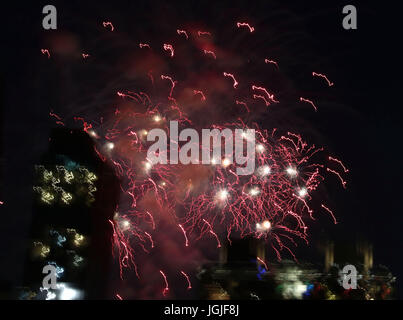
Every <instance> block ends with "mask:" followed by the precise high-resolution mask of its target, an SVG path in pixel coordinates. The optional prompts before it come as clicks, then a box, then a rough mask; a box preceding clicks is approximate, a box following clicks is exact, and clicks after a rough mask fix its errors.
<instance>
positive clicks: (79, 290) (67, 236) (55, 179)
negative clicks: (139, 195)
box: [20, 129, 119, 300]
mask: <svg viewBox="0 0 403 320" xmlns="http://www.w3.org/2000/svg"><path fill="white" fill-rule="evenodd" d="M35 169H36V170H35V171H36V176H35V179H34V181H35V184H34V186H33V192H34V193H35V203H34V205H33V221H32V227H31V235H30V239H29V246H28V255H27V263H26V266H25V288H24V289H23V290H22V293H21V294H20V298H21V299H63V300H65V299H102V298H106V297H107V292H106V290H107V284H108V280H109V272H108V270H109V267H110V258H111V257H110V256H111V252H112V248H111V240H110V239H111V237H112V232H113V231H112V230H111V228H110V224H109V222H108V219H113V214H114V211H115V208H116V204H117V201H118V197H119V183H118V181H117V178H115V176H114V174H113V173H112V171H111V169H109V167H108V166H107V165H106V164H105V163H104V162H103V161H101V160H100V159H99V158H98V156H97V154H96V152H95V151H94V144H93V142H92V140H91V138H90V137H89V136H88V135H87V134H86V133H85V132H83V131H81V130H80V131H78V130H70V129H57V130H55V131H54V132H53V133H52V135H51V138H50V147H49V151H48V152H47V153H46V154H45V155H44V156H43V159H42V161H41V163H40V164H39V165H37V166H36V168H35ZM45 265H53V266H54V267H55V268H56V270H57V272H56V275H57V283H58V285H59V287H58V289H56V290H52V289H49V290H46V289H44V288H43V287H42V280H43V278H44V276H45V275H46V274H43V273H42V270H43V267H44V266H45Z"/></svg>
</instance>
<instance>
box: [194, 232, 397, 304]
mask: <svg viewBox="0 0 403 320" xmlns="http://www.w3.org/2000/svg"><path fill="white" fill-rule="evenodd" d="M265 252H266V249H265V242H264V241H262V240H257V239H253V238H248V239H243V240H237V241H234V242H233V243H232V244H231V245H230V244H229V243H226V244H224V245H223V246H222V248H221V251H220V258H219V259H220V260H219V262H218V263H216V264H210V265H205V266H204V267H203V268H202V270H201V271H200V273H199V278H200V280H201V283H202V287H203V290H202V292H201V298H203V299H223V300H228V299H327V300H336V299H367V300H370V299H391V298H393V283H394V281H395V278H394V277H393V275H392V274H391V273H390V272H389V270H388V269H387V268H386V267H384V266H379V267H377V268H374V267H373V252H372V245H371V244H369V243H368V242H365V241H362V240H361V241H357V242H356V244H355V245H354V244H353V245H351V244H350V245H349V244H341V243H336V244H335V243H334V242H332V241H329V242H327V244H326V246H325V248H324V265H314V264H311V263H309V262H301V263H296V262H295V261H291V260H283V261H280V262H275V263H269V262H267V261H266V259H265ZM346 264H352V265H353V266H354V267H356V268H357V284H358V286H357V289H349V290H346V289H345V288H344V287H343V281H342V280H343V274H342V269H343V267H344V266H345V265H346ZM322 269H323V270H322Z"/></svg>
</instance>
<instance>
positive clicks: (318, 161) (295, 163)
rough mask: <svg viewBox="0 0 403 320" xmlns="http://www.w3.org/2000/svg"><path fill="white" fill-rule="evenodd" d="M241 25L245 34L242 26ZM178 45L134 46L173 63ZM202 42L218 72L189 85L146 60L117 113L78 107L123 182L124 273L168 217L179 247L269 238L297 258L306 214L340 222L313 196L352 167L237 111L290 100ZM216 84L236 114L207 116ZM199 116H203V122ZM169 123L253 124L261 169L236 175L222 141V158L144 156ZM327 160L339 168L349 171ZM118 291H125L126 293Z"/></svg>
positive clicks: (119, 246) (205, 35)
mask: <svg viewBox="0 0 403 320" xmlns="http://www.w3.org/2000/svg"><path fill="white" fill-rule="evenodd" d="M235 23H236V25H237V27H238V28H241V27H243V28H247V30H249V31H250V32H247V33H246V35H247V36H249V37H250V36H251V35H250V33H252V32H254V35H255V36H257V35H258V31H256V30H255V28H254V27H251V26H250V25H249V24H248V23H244V22H235ZM103 26H104V27H105V28H109V30H110V31H114V30H115V28H114V26H113V25H112V23H110V22H103ZM234 32H237V33H242V32H240V31H239V30H235V31H234ZM117 33H118V32H115V33H114V34H117ZM173 35H176V38H178V35H179V36H181V38H182V40H183V39H184V38H186V39H190V38H191V37H194V38H195V39H193V40H195V41H197V40H198V41H201V40H203V41H209V42H210V43H209V44H210V45H211V47H213V48H217V47H218V44H214V46H212V41H213V40H212V38H213V37H211V33H210V32H206V31H197V32H190V31H189V33H188V32H186V31H185V30H181V29H176V28H175V29H174V31H173ZM198 38H202V39H198ZM179 40H181V39H179ZM167 41H170V40H167ZM181 42H183V45H188V46H192V45H194V44H192V42H191V41H181ZM172 43H173V44H168V43H166V42H162V43H160V44H159V46H157V45H155V46H153V48H159V50H158V52H152V50H141V49H144V48H148V49H150V45H149V44H147V43H140V44H139V42H138V41H137V42H135V47H136V48H137V50H138V51H141V54H143V55H144V56H143V57H145V58H147V57H149V56H148V55H153V56H152V57H153V58H154V57H155V56H156V55H159V59H160V60H161V61H164V63H166V64H167V65H169V64H170V63H172V61H174V62H175V63H180V61H178V57H177V54H178V55H179V53H180V50H183V49H181V47H179V46H177V44H176V43H175V42H172ZM196 43H197V42H196ZM153 45H154V44H153ZM173 45H175V49H176V52H175V50H174V46H173ZM209 48H210V47H209ZM202 50H204V51H203V52H204V54H205V55H209V56H211V57H213V58H214V59H203V60H208V63H211V64H214V63H217V67H216V70H215V72H216V74H215V75H214V76H211V75H209V78H207V80H204V79H203V80H200V79H199V81H195V80H194V79H192V82H191V84H189V83H186V82H185V81H184V80H182V79H183V78H184V76H183V75H178V74H176V73H175V68H173V67H172V68H170V69H168V68H162V67H155V66H153V65H151V66H148V65H147V64H146V63H145V62H143V61H142V62H141V63H143V64H144V65H145V66H146V65H147V67H145V66H144V68H143V69H141V68H139V70H143V73H144V79H146V80H144V81H146V82H145V83H146V84H145V85H142V86H139V88H136V87H134V88H133V86H132V85H127V86H121V87H120V88H116V90H110V94H111V95H113V96H114V97H115V98H116V100H114V102H113V103H112V104H111V106H110V108H111V110H113V111H114V112H113V111H112V112H109V113H108V114H107V115H105V117H103V118H104V119H105V120H104V121H102V122H99V121H97V120H95V119H84V118H83V117H82V116H81V115H77V116H76V117H74V120H75V123H76V125H82V129H83V130H84V131H85V132H87V133H88V134H89V136H91V137H92V138H93V140H94V143H95V144H96V146H95V150H96V152H97V154H98V155H99V157H100V158H101V159H102V160H103V161H108V163H110V164H111V166H112V167H113V168H114V170H115V174H116V176H117V177H118V178H119V179H120V181H121V182H120V188H121V191H122V200H121V201H120V203H119V206H118V209H117V210H116V214H115V217H114V218H113V219H111V220H109V224H110V228H111V229H112V232H113V236H112V242H113V245H114V251H113V252H114V254H115V257H116V259H117V261H118V262H119V268H120V277H121V278H122V279H124V278H125V274H126V272H130V271H131V270H132V271H134V273H135V274H136V276H137V277H138V278H140V277H141V273H142V272H141V269H142V266H141V264H140V265H137V263H136V261H137V258H136V254H137V252H138V250H137V249H138V248H140V249H141V251H142V252H144V253H146V254H148V253H150V252H151V250H155V249H156V248H157V247H158V246H161V245H162V244H161V241H158V238H159V237H160V233H161V232H166V230H165V229H163V228H162V227H161V226H163V225H164V226H166V225H168V226H172V230H173V231H172V232H173V233H174V234H176V235H178V238H180V243H181V248H182V249H189V248H190V247H192V246H193V245H194V243H195V242H197V241H201V240H203V241H205V242H206V243H208V244H209V246H210V247H211V248H212V250H217V248H220V247H221V246H222V243H223V241H228V242H229V243H231V239H233V238H245V237H254V238H257V239H263V240H265V241H266V242H267V243H268V245H269V246H270V247H271V248H272V249H273V251H274V252H275V256H276V258H277V259H278V260H281V258H282V255H284V254H285V255H290V256H292V257H293V258H295V256H294V254H293V248H294V247H295V246H296V240H297V239H299V240H301V241H302V242H305V243H308V242H309V238H308V230H309V222H310V221H312V220H314V219H315V214H316V211H317V210H320V209H321V210H326V212H328V213H329V214H330V215H331V216H332V219H333V221H334V223H337V220H336V218H335V215H334V214H333V211H331V210H330V209H329V207H328V206H326V204H321V203H322V200H320V201H319V204H320V205H318V204H317V201H314V199H315V198H316V197H318V195H319V194H320V193H319V192H318V188H319V186H320V185H321V184H322V183H323V182H324V181H325V179H327V176H329V174H330V175H333V176H334V175H336V176H337V177H338V179H339V180H340V182H341V184H342V186H343V187H344V188H345V187H346V180H345V177H344V175H345V174H346V173H347V172H348V169H347V168H346V167H345V166H344V164H342V162H341V161H340V160H338V159H337V158H334V157H331V156H329V155H328V154H326V151H325V149H324V148H320V147H316V146H315V145H313V144H309V143H307V142H306V141H305V140H304V138H303V137H302V136H301V135H300V134H298V133H296V132H289V131H288V129H287V128H286V130H281V131H280V130H277V128H270V129H267V128H262V126H261V125H259V124H258V123H257V121H250V118H248V117H240V114H246V115H251V114H252V113H254V111H255V110H262V109H261V108H262V105H263V103H262V101H263V102H264V105H265V106H266V108H264V106H263V108H264V110H263V111H262V112H270V111H271V110H270V109H269V108H267V106H269V105H272V104H276V105H279V106H281V107H283V108H285V106H284V105H281V100H282V99H281V96H280V95H278V94H277V93H273V92H272V90H271V88H270V86H268V85H266V84H265V82H263V81H261V79H253V75H250V74H245V73H242V72H241V71H239V70H236V69H235V68H234V69H229V70H233V71H234V74H235V75H236V76H235V75H234V74H233V73H228V72H227V71H228V69H225V68H223V67H222V65H221V64H220V55H218V56H216V55H215V53H214V51H212V50H206V49H202ZM156 51H157V49H156ZM216 52H222V51H218V50H217V51H216ZM42 53H43V54H45V52H43V51H42ZM167 53H168V54H167ZM47 54H48V55H49V53H48V52H47ZM94 56H96V52H91V57H94ZM49 57H50V55H49ZM91 60H93V59H90V60H89V61H88V62H92V61H91ZM50 61H51V60H50ZM153 61H154V60H153ZM260 61H261V63H262V64H263V61H264V63H266V64H273V65H275V66H276V70H274V72H280V71H279V70H278V65H277V62H276V61H274V60H269V59H265V58H264V56H262V58H261V60H260ZM167 70H168V71H167ZM238 71H239V72H238ZM314 75H315V74H314ZM318 76H320V75H319V74H318ZM174 79H175V80H174ZM237 79H239V82H238V80H237ZM326 79H327V78H326ZM326 79H325V80H326ZM150 80H151V81H150ZM228 80H230V81H228ZM255 80H256V81H255ZM206 83H208V84H206ZM256 83H258V85H257V84H256ZM261 84H262V85H261ZM208 85H210V87H209V86H208ZM329 86H330V84H329ZM194 88H203V90H197V89H194ZM214 90H222V91H221V92H220V93H221V96H228V97H231V100H230V101H228V103H227V104H228V105H230V106H231V108H233V110H236V111H237V112H238V114H237V115H236V116H235V117H232V118H231V117H230V116H228V117H213V116H211V117H210V118H209V116H208V115H211V114H212V113H209V108H212V109H213V107H212V106H216V107H217V105H219V104H221V103H222V101H218V102H217V101H214V99H216V98H215V95H214V94H212V92H213V93H214ZM273 91H274V90H273ZM215 92H217V91H215ZM205 93H207V94H208V95H207V98H208V99H206V95H205ZM275 96H276V98H275ZM277 96H278V97H279V98H278V99H277ZM300 101H302V102H306V103H309V104H311V105H312V106H313V107H314V109H315V111H316V110H317V108H316V106H315V104H314V103H313V102H312V101H311V100H308V99H305V98H302V97H301V98H300ZM210 104H211V105H210ZM238 105H239V106H241V107H238ZM213 111H214V110H213ZM204 113H205V114H206V116H204ZM202 115H203V116H202ZM54 118H55V119H56V121H59V122H61V120H62V118H61V117H59V116H54ZM206 118H207V120H209V122H207V123H208V126H205V123H206V121H207V120H206ZM201 120H203V121H204V122H203V127H202V126H201V124H200V123H202V122H201ZM170 121H177V122H178V123H179V126H180V128H179V129H185V128H188V127H189V126H192V125H194V126H195V127H196V128H210V129H220V130H223V129H226V128H229V129H231V130H235V129H243V130H247V129H254V130H255V139H256V155H255V164H256V165H255V170H254V173H253V174H251V175H249V176H241V175H238V174H237V173H236V172H237V171H236V169H237V165H236V164H234V163H232V162H231V161H229V160H228V159H230V158H231V159H233V158H234V154H228V153H227V154H226V153H225V152H224V148H223V150H222V151H223V157H222V159H215V158H213V159H211V164H210V165H193V164H192V165H181V164H178V163H170V164H168V165H163V164H152V163H151V162H150V161H149V160H148V159H147V150H148V148H149V146H150V145H151V143H150V142H148V141H147V136H148V134H149V132H150V130H152V129H154V128H159V129H162V130H164V131H165V132H169V123H170ZM282 129H284V128H282ZM244 138H245V139H249V138H250V137H248V136H245V137H244ZM174 147H178V148H180V147H181V145H179V146H178V145H176V146H174V145H172V144H171V143H169V146H168V151H167V152H168V154H170V152H171V150H172V148H174ZM210 151H211V150H210ZM328 166H331V167H332V168H334V167H337V166H338V168H339V169H340V168H341V169H343V172H342V173H340V172H338V171H336V170H335V169H331V168H329V167H328ZM167 221H168V222H167ZM161 228H162V229H161ZM156 239H157V240H156ZM135 253H136V254H135ZM257 260H258V261H259V262H260V263H262V264H263V265H264V266H265V268H266V270H267V269H268V268H267V264H266V262H265V261H264V260H262V259H260V258H259V257H257ZM160 268H161V269H163V270H165V271H162V270H157V271H156V272H155V273H156V274H157V275H158V274H159V276H162V278H163V280H164V284H165V288H164V289H163V292H162V294H163V296H166V295H167V294H168V292H169V291H170V289H169V284H168V278H167V276H168V277H169V279H170V282H171V279H172V274H171V273H172V272H173V271H172V270H169V269H168V268H165V266H162V265H161V267H160ZM183 270H189V269H188V268H186V267H184V266H183V265H181V264H178V265H177V267H176V274H177V275H178V274H179V275H182V277H184V278H185V279H186V281H187V288H188V289H190V288H192V286H191V283H190V279H189V275H188V274H187V273H185V272H184V271H183ZM171 284H172V282H171ZM119 292H120V291H119ZM116 297H117V298H118V299H119V298H120V296H119V295H116Z"/></svg>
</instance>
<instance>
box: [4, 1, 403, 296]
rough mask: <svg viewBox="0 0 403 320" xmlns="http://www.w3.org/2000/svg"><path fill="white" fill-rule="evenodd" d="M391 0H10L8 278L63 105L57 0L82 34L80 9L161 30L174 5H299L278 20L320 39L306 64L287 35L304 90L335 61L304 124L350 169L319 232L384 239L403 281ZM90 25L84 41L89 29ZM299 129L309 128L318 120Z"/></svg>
mask: <svg viewBox="0 0 403 320" xmlns="http://www.w3.org/2000/svg"><path fill="white" fill-rule="evenodd" d="M389 3H390V4H388V3H387V2H382V4H380V3H379V2H371V1H362V2H358V1H303V2H302V1H231V2H220V3H219V4H217V3H215V2H212V1H211V2H209V1H204V2H201V1H200V2H192V1H186V2H183V3H181V2H173V1H172V2H169V3H167V2H162V1H144V2H140V1H112V2H107V3H105V4H104V3H101V2H95V1H68V2H67V1H66V2H61V1H50V2H46V3H45V2H43V1H30V2H26V3H18V4H16V3H11V2H8V3H4V4H2V12H3V22H2V25H3V27H2V36H1V60H0V61H1V64H2V65H1V70H0V85H1V88H0V89H1V90H0V93H1V107H2V108H1V143H0V147H1V158H2V163H1V164H2V168H1V170H2V171H1V176H0V178H1V190H0V200H1V201H4V204H3V205H2V206H0V218H1V219H0V283H8V284H10V286H11V285H18V284H20V283H21V278H22V272H23V265H22V264H23V261H24V254H25V246H26V241H27V240H26V237H27V235H28V230H29V226H30V221H31V210H32V176H33V166H34V164H36V163H37V161H38V159H39V158H40V156H41V155H42V154H43V153H44V152H45V151H46V149H47V141H48V134H49V131H50V128H51V127H52V126H54V123H53V122H52V121H51V120H50V119H49V117H48V113H49V109H50V108H51V107H53V108H54V109H56V110H57V108H58V106H57V105H56V106H55V104H56V103H60V99H59V98H58V97H56V96H55V93H54V92H52V85H51V84H50V90H49V92H48V93H47V92H46V91H45V90H43V86H44V84H43V83H40V82H41V81H42V80H41V79H42V78H43V79H44V81H48V82H49V78H48V76H47V74H48V72H49V71H48V70H46V69H45V68H44V66H46V64H44V63H43V56H42V55H41V54H40V49H41V48H42V44H43V38H44V33H46V32H47V31H45V30H43V29H42V17H43V16H42V13H41V12H42V8H43V6H44V5H46V4H54V5H55V6H56V7H57V9H58V14H59V21H58V23H59V28H60V29H63V28H66V29H68V30H71V31H74V32H80V30H79V24H77V21H80V19H82V20H85V24H87V23H88V22H89V21H90V22H92V21H91V19H93V21H94V23H95V22H101V21H103V20H105V19H106V18H108V17H111V18H110V19H111V20H113V21H119V22H117V24H120V27H121V28H124V27H125V26H126V27H128V26H132V29H133V30H135V29H136V28H135V27H133V25H135V26H138V28H140V26H141V27H142V28H148V29H150V28H151V29H152V30H154V32H158V31H157V28H156V24H158V19H157V18H155V19H151V17H158V16H161V15H162V14H163V13H164V12H165V14H166V15H167V16H169V15H170V13H171V12H174V13H175V16H176V17H180V19H181V22H185V21H188V20H189V21H193V20H197V21H203V22H204V23H205V24H206V25H208V26H211V27H212V28H215V29H217V28H219V26H220V25H221V23H222V21H217V20H216V18H217V17H218V16H219V17H222V15H225V12H226V11H228V20H231V19H232V16H231V15H233V16H236V14H238V15H239V17H252V18H253V19H256V21H260V27H261V28H270V25H271V21H269V20H268V19H266V18H265V17H266V16H268V17H270V10H272V9H273V8H276V9H277V10H278V8H281V7H284V10H285V11H287V12H292V13H293V14H294V16H295V18H294V20H293V21H283V22H282V23H279V21H278V20H276V21H275V23H276V25H277V26H280V27H281V28H284V30H286V29H287V28H288V26H289V25H292V24H294V27H295V24H296V25H302V26H303V27H304V32H305V33H307V34H308V37H309V39H310V41H309V43H307V44H306V45H307V47H309V48H310V49H309V50H310V51H311V56H314V57H317V59H318V61H317V63H316V64H315V62H312V61H311V60H309V62H307V65H306V66H305V67H304V66H303V61H302V62H301V61H299V63H300V65H296V66H294V65H292V61H293V59H292V57H294V58H295V57H297V58H299V57H301V55H299V54H300V52H299V50H300V48H299V47H295V48H296V49H295V52H293V51H292V45H288V47H287V48H289V49H290V50H289V53H288V56H286V57H282V58H283V60H282V61H283V64H282V66H281V67H282V71H283V72H285V73H287V74H288V75H289V76H290V77H292V78H293V79H294V80H295V82H296V84H297V85H298V86H299V87H301V88H303V89H306V90H310V83H306V79H307V78H309V72H311V71H314V70H312V67H318V68H320V70H324V71H326V73H327V74H328V75H329V77H330V78H331V80H332V81H333V82H334V83H335V87H334V88H332V90H333V91H332V93H331V96H326V95H324V93H321V94H322V96H321V97H319V98H318V101H322V109H320V112H318V113H317V114H314V115H310V114H308V115H306V122H305V123H306V124H310V125H314V126H315V131H318V132H319V133H320V135H321V136H322V137H323V139H324V141H325V142H326V146H327V147H328V148H329V149H331V151H332V152H333V153H334V154H336V155H338V156H340V157H341V158H342V159H343V161H344V162H345V164H346V165H347V166H348V167H349V169H350V175H349V179H348V185H347V186H348V188H347V191H346V192H344V191H343V190H340V189H341V188H340V187H339V185H338V184H337V181H335V183H334V185H335V186H331V187H329V190H328V192H329V195H328V197H329V199H331V200H332V204H333V206H334V208H335V211H336V213H337V216H338V218H339V220H340V222H341V223H340V224H338V225H336V226H332V225H331V224H328V225H325V226H323V228H322V230H319V232H328V233H329V234H330V237H332V238H335V239H341V240H344V239H347V240H352V239H354V237H355V236H356V235H357V234H361V235H363V236H364V237H365V238H367V239H369V240H370V241H371V242H372V243H373V244H374V264H375V265H376V264H384V265H386V266H388V267H389V268H390V269H391V271H392V273H393V274H394V275H396V276H397V277H398V282H399V283H401V278H403V258H402V257H401V253H402V249H403V240H402V230H401V229H402V226H403V223H402V222H403V218H402V214H403V212H402V206H401V201H402V200H401V199H402V196H403V188H402V151H401V148H402V140H401V138H402V135H401V129H402V126H401V121H402V120H401V116H402V114H403V113H402V111H401V107H402V103H401V94H402V89H401V85H402V81H401V79H400V76H401V73H400V60H401V50H400V48H399V43H400V41H401V36H400V33H401V30H402V28H401V27H400V25H401V23H402V22H401V18H400V17H399V12H400V11H399V10H398V9H397V8H396V7H395V5H394V4H393V3H394V2H392V1H389ZM347 4H353V5H355V6H356V7H357V10H358V30H349V31H347V30H344V29H343V28H342V25H341V21H342V18H343V15H342V8H343V6H344V5H347ZM73 16H74V18H73ZM88 19H89V20H88ZM278 19H281V16H280V18H278ZM85 24H84V25H85ZM178 25H180V23H177V22H176V21H175V22H173V23H172V30H169V33H172V32H175V30H176V28H177V26H178ZM153 28H154V29H153ZM281 28H280V29H281ZM72 29H74V30H72ZM82 32H83V38H84V39H85V37H86V36H85V30H83V31H82ZM167 32H168V31H167ZM156 36H157V35H156ZM296 43H297V42H296ZM297 44H298V43H297ZM299 45H301V44H299ZM297 58H295V59H297ZM280 60H281V58H280ZM288 61H289V62H290V63H287V62H288ZM301 65H302V67H301ZM304 68H305V69H304ZM320 70H318V71H320ZM303 72H306V73H305V74H303ZM300 131H302V132H304V131H306V132H307V133H308V134H309V132H310V130H309V128H302V129H301V130H300ZM313 238H314V239H315V235H314V237H313ZM307 260H309V259H307ZM399 278H400V279H399ZM401 287H402V286H401V285H400V288H401ZM400 292H401V289H400ZM400 296H401V297H402V296H403V295H402V293H400Z"/></svg>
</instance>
